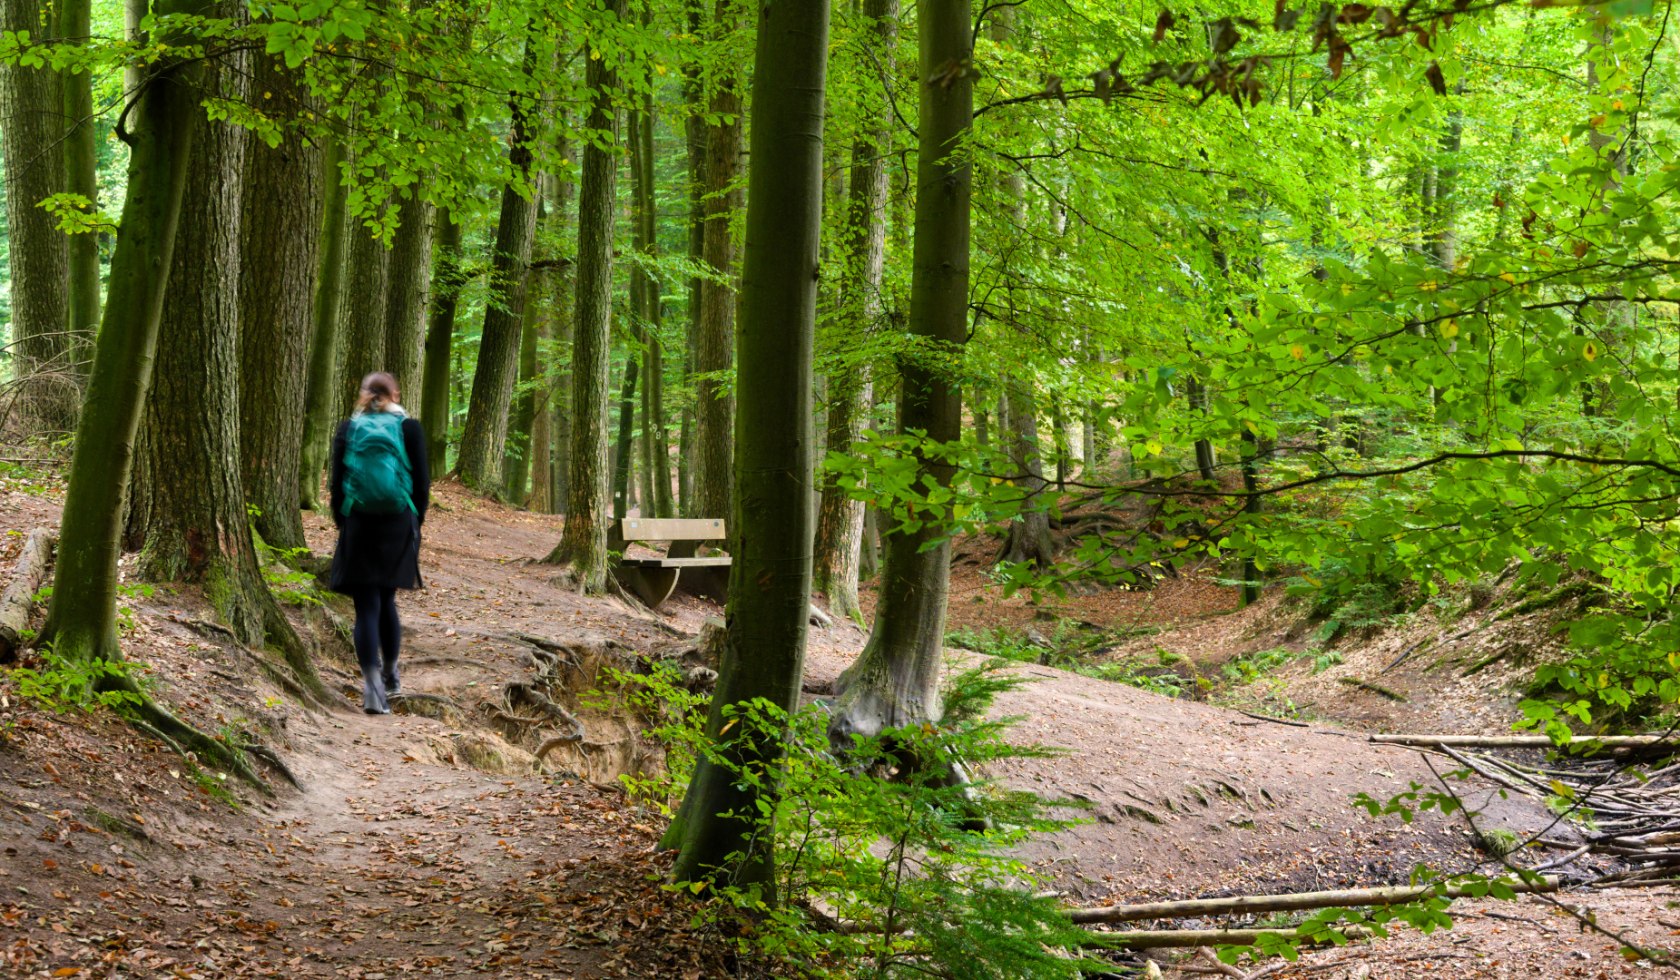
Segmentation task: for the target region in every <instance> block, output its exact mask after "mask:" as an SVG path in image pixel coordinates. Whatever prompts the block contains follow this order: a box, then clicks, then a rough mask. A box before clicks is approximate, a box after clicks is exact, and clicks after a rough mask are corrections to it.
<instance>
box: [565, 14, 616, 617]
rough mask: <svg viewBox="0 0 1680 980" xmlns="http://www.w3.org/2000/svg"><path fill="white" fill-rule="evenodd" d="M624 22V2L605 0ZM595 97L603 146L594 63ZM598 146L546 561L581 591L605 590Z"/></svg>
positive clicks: (608, 181)
mask: <svg viewBox="0 0 1680 980" xmlns="http://www.w3.org/2000/svg"><path fill="white" fill-rule="evenodd" d="M605 6H606V9H607V10H609V11H611V12H612V13H613V15H614V16H616V17H618V18H623V16H624V11H625V0H605ZM585 83H586V85H587V87H588V89H589V91H591V92H593V93H594V98H593V100H592V101H591V103H590V109H589V119H588V121H587V122H586V123H585V126H586V127H587V128H588V129H590V130H591V131H593V132H595V133H598V134H600V136H601V137H603V139H604V142H605V143H606V145H608V146H613V145H616V144H617V143H618V114H617V110H616V109H615V108H614V105H613V100H614V98H615V94H616V93H615V90H616V89H617V88H618V73H617V71H616V69H615V68H613V67H610V66H608V65H607V64H606V62H605V59H601V58H597V59H593V60H591V61H590V62H589V66H588V68H587V69H585ZM600 142H601V140H590V141H589V142H588V143H587V144H586V145H585V146H584V149H583V173H582V178H581V182H580V184H579V188H578V246H577V259H576V262H577V286H576V289H577V313H576V316H575V317H574V320H573V327H572V329H573V333H572V372H571V388H572V413H571V418H570V421H569V424H570V426H571V439H570V440H569V446H568V448H567V460H566V463H567V478H566V526H565V529H564V530H563V531H562V532H561V535H560V543H559V544H558V545H556V546H555V547H554V550H553V551H551V552H549V555H548V558H547V560H548V561H551V562H555V563H557V564H567V565H570V566H571V574H572V579H573V582H574V583H575V584H576V585H577V587H578V588H579V589H581V590H583V591H585V592H602V591H605V590H606V587H607V522H608V521H609V520H610V517H609V515H608V513H607V506H608V499H607V476H608V473H607V373H608V369H609V359H608V354H609V351H610V344H611V333H612V241H613V217H614V214H615V211H616V207H615V206H616V204H617V195H618V164H617V161H616V160H614V159H613V154H612V152H611V151H609V150H606V149H603V148H602V146H601V145H599V143H600Z"/></svg>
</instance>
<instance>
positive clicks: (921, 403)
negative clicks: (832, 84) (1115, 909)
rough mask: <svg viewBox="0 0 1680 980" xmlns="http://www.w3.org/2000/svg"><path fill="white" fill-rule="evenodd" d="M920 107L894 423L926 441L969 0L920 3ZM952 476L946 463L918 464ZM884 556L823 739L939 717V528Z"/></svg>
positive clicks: (958, 260)
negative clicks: (863, 633) (906, 334)
mask: <svg viewBox="0 0 1680 980" xmlns="http://www.w3.org/2000/svg"><path fill="white" fill-rule="evenodd" d="M918 16H919V20H920V22H919V25H918V33H919V35H920V38H919V49H920V50H919V63H918V71H917V74H918V77H919V78H920V79H921V83H920V93H921V109H920V113H919V116H918V122H917V142H918V153H917V162H916V217H915V244H914V249H913V252H912V258H911V286H910V322H909V326H910V333H911V334H912V336H913V337H914V338H915V339H916V340H917V342H918V347H919V350H917V351H916V352H915V353H914V354H913V355H912V356H908V357H905V358H904V359H903V361H902V362H901V367H900V377H901V380H902V391H901V393H900V397H899V417H898V425H899V431H900V432H905V431H909V430H912V429H919V430H923V431H925V432H926V433H927V437H928V439H930V440H931V441H934V442H940V443H949V442H954V441H955V440H957V439H958V438H959V437H960V436H961V434H962V398H961V392H960V389H959V387H958V385H957V381H956V379H955V378H952V377H950V376H949V374H948V371H947V370H946V368H945V367H944V365H943V363H942V361H943V358H944V357H945V356H949V355H951V354H954V353H957V352H958V351H959V350H960V348H961V346H962V344H963V343H964V342H965V340H966V338H967V335H968V269H969V265H968V263H969V220H970V215H969V195H970V188H971V184H972V168H971V166H970V162H969V159H968V157H967V154H966V151H965V150H964V148H963V147H962V141H963V138H964V137H965V136H966V135H967V133H968V131H969V129H970V127H971V125H972V122H973V113H974V97H973V80H972V77H971V75H970V73H968V72H965V71H956V72H953V71H951V70H950V66H953V65H961V64H963V63H964V61H965V59H967V58H969V57H970V56H971V52H972V48H973V40H972V37H971V24H972V10H971V5H970V2H969V0H924V2H923V3H922V5H921V8H920V11H919V14H918ZM921 465H922V469H923V471H924V472H925V473H926V474H928V475H929V476H931V477H932V478H933V479H934V480H935V481H937V482H938V483H940V484H941V485H947V484H949V483H950V480H951V476H952V472H951V468H950V466H949V465H947V464H944V463H941V462H938V461H935V460H931V459H924V460H923V461H922V464H921ZM881 537H882V542H883V544H884V546H885V550H886V558H885V562H884V565H883V568H882V570H881V582H880V588H879V589H878V592H877V594H878V595H879V597H880V600H879V605H877V607H876V610H875V625H874V629H873V630H872V631H871V632H870V635H869V642H868V643H867V644H866V645H865V646H864V649H863V652H862V654H860V655H859V656H858V659H857V661H856V662H855V663H854V664H853V665H852V666H851V667H849V668H847V670H846V671H845V673H843V674H842V675H841V676H840V678H839V680H838V682H837V683H836V690H837V692H838V694H839V700H838V703H837V704H836V706H835V714H834V718H833V720H832V721H831V722H830V724H829V735H830V738H831V739H832V740H833V741H834V743H835V744H836V745H837V746H849V745H851V744H853V736H854V735H874V734H878V733H879V732H881V731H882V730H883V729H887V728H894V727H900V726H903V725H907V724H912V723H921V722H928V721H936V720H938V718H939V717H940V714H941V712H942V706H941V702H940V696H939V671H940V652H941V649H942V645H943V643H944V639H945V603H946V597H947V593H948V590H949V586H950V572H951V544H950V539H949V538H948V537H946V536H945V532H944V529H943V528H940V527H937V526H934V525H933V524H931V523H930V524H928V525H925V526H923V527H922V528H920V529H918V530H915V531H901V530H893V531H891V532H890V533H889V532H887V531H885V530H883V533H882V535H881Z"/></svg>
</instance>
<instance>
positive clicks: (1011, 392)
mask: <svg viewBox="0 0 1680 980" xmlns="http://www.w3.org/2000/svg"><path fill="white" fill-rule="evenodd" d="M998 414H999V415H1000V416H1002V418H1001V419H1000V421H1001V422H1002V423H1003V425H1002V435H1003V438H1004V440H1005V443H1006V445H1007V447H1008V451H1009V459H1010V461H1011V462H1012V463H1013V464H1014V466H1015V471H1016V473H1018V474H1020V478H1019V479H1018V480H1016V481H1015V485H1016V486H1018V487H1020V488H1021V489H1022V490H1023V491H1025V492H1026V496H1027V501H1026V503H1024V504H1023V505H1022V508H1021V514H1020V516H1019V517H1017V518H1016V519H1015V520H1014V521H1011V522H1010V524H1009V534H1008V535H1007V536H1006V537H1005V538H1004V542H1003V548H1002V550H1001V551H1000V552H999V553H998V561H1000V562H1031V563H1032V564H1033V565H1034V566H1035V567H1038V568H1043V567H1045V566H1046V565H1049V564H1050V563H1051V562H1053V561H1055V560H1056V548H1055V544H1054V542H1052V541H1051V538H1050V515H1049V513H1048V512H1047V511H1046V509H1045V490H1046V488H1047V487H1048V486H1049V484H1048V483H1047V482H1046V481H1045V479H1044V461H1043V459H1042V458H1041V457H1040V455H1039V450H1038V407H1037V405H1036V404H1035V403H1034V401H1033V397H1032V382H1031V381H1030V380H1027V379H1021V378H1011V379H1006V382H1005V392H1004V400H1003V410H1002V411H1000V412H999V413H998Z"/></svg>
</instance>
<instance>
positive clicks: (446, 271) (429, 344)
mask: <svg viewBox="0 0 1680 980" xmlns="http://www.w3.org/2000/svg"><path fill="white" fill-rule="evenodd" d="M437 229H438V237H437V246H436V249H435V250H434V255H433V260H434V261H435V262H436V269H435V270H434V271H433V273H432V284H433V289H432V293H431V303H430V307H431V309H430V310H429V311H428V312H427V317H426V353H425V358H424V364H425V366H424V368H423V373H422V376H421V382H420V424H421V425H422V426H424V427H425V430H426V458H427V459H428V460H430V461H431V464H432V466H433V467H435V468H436V469H437V471H438V472H439V473H446V472H448V471H449V466H448V458H449V457H448V452H449V354H450V348H451V347H452V346H454V341H455V310H456V307H457V306H458V305H459V303H460V299H461V226H460V224H459V223H458V222H456V221H455V218H454V215H452V214H450V213H449V212H448V211H440V212H438V214H437Z"/></svg>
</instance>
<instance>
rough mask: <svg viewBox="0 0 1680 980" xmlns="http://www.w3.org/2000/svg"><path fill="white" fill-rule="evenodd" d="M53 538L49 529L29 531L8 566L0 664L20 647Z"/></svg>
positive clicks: (1, 604) (0, 609)
mask: <svg viewBox="0 0 1680 980" xmlns="http://www.w3.org/2000/svg"><path fill="white" fill-rule="evenodd" d="M57 538H58V534H57V532H55V531H53V530H51V529H49V528H36V529H35V530H33V531H30V532H29V537H28V538H26V539H24V542H23V550H21V551H19V552H18V556H17V560H16V561H15V562H13V563H12V576H11V584H9V585H7V586H6V591H5V592H3V593H0V663H5V662H8V661H10V660H11V659H12V657H13V656H15V655H16V654H17V651H18V650H19V649H21V648H22V646H23V634H24V633H25V632H26V631H27V630H28V629H29V614H30V612H31V611H33V610H34V608H35V595H36V593H38V592H40V591H41V583H42V581H44V580H45V579H46V577H47V565H48V564H49V563H50V562H51V561H52V550H53V542H54V541H55V540H57Z"/></svg>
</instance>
